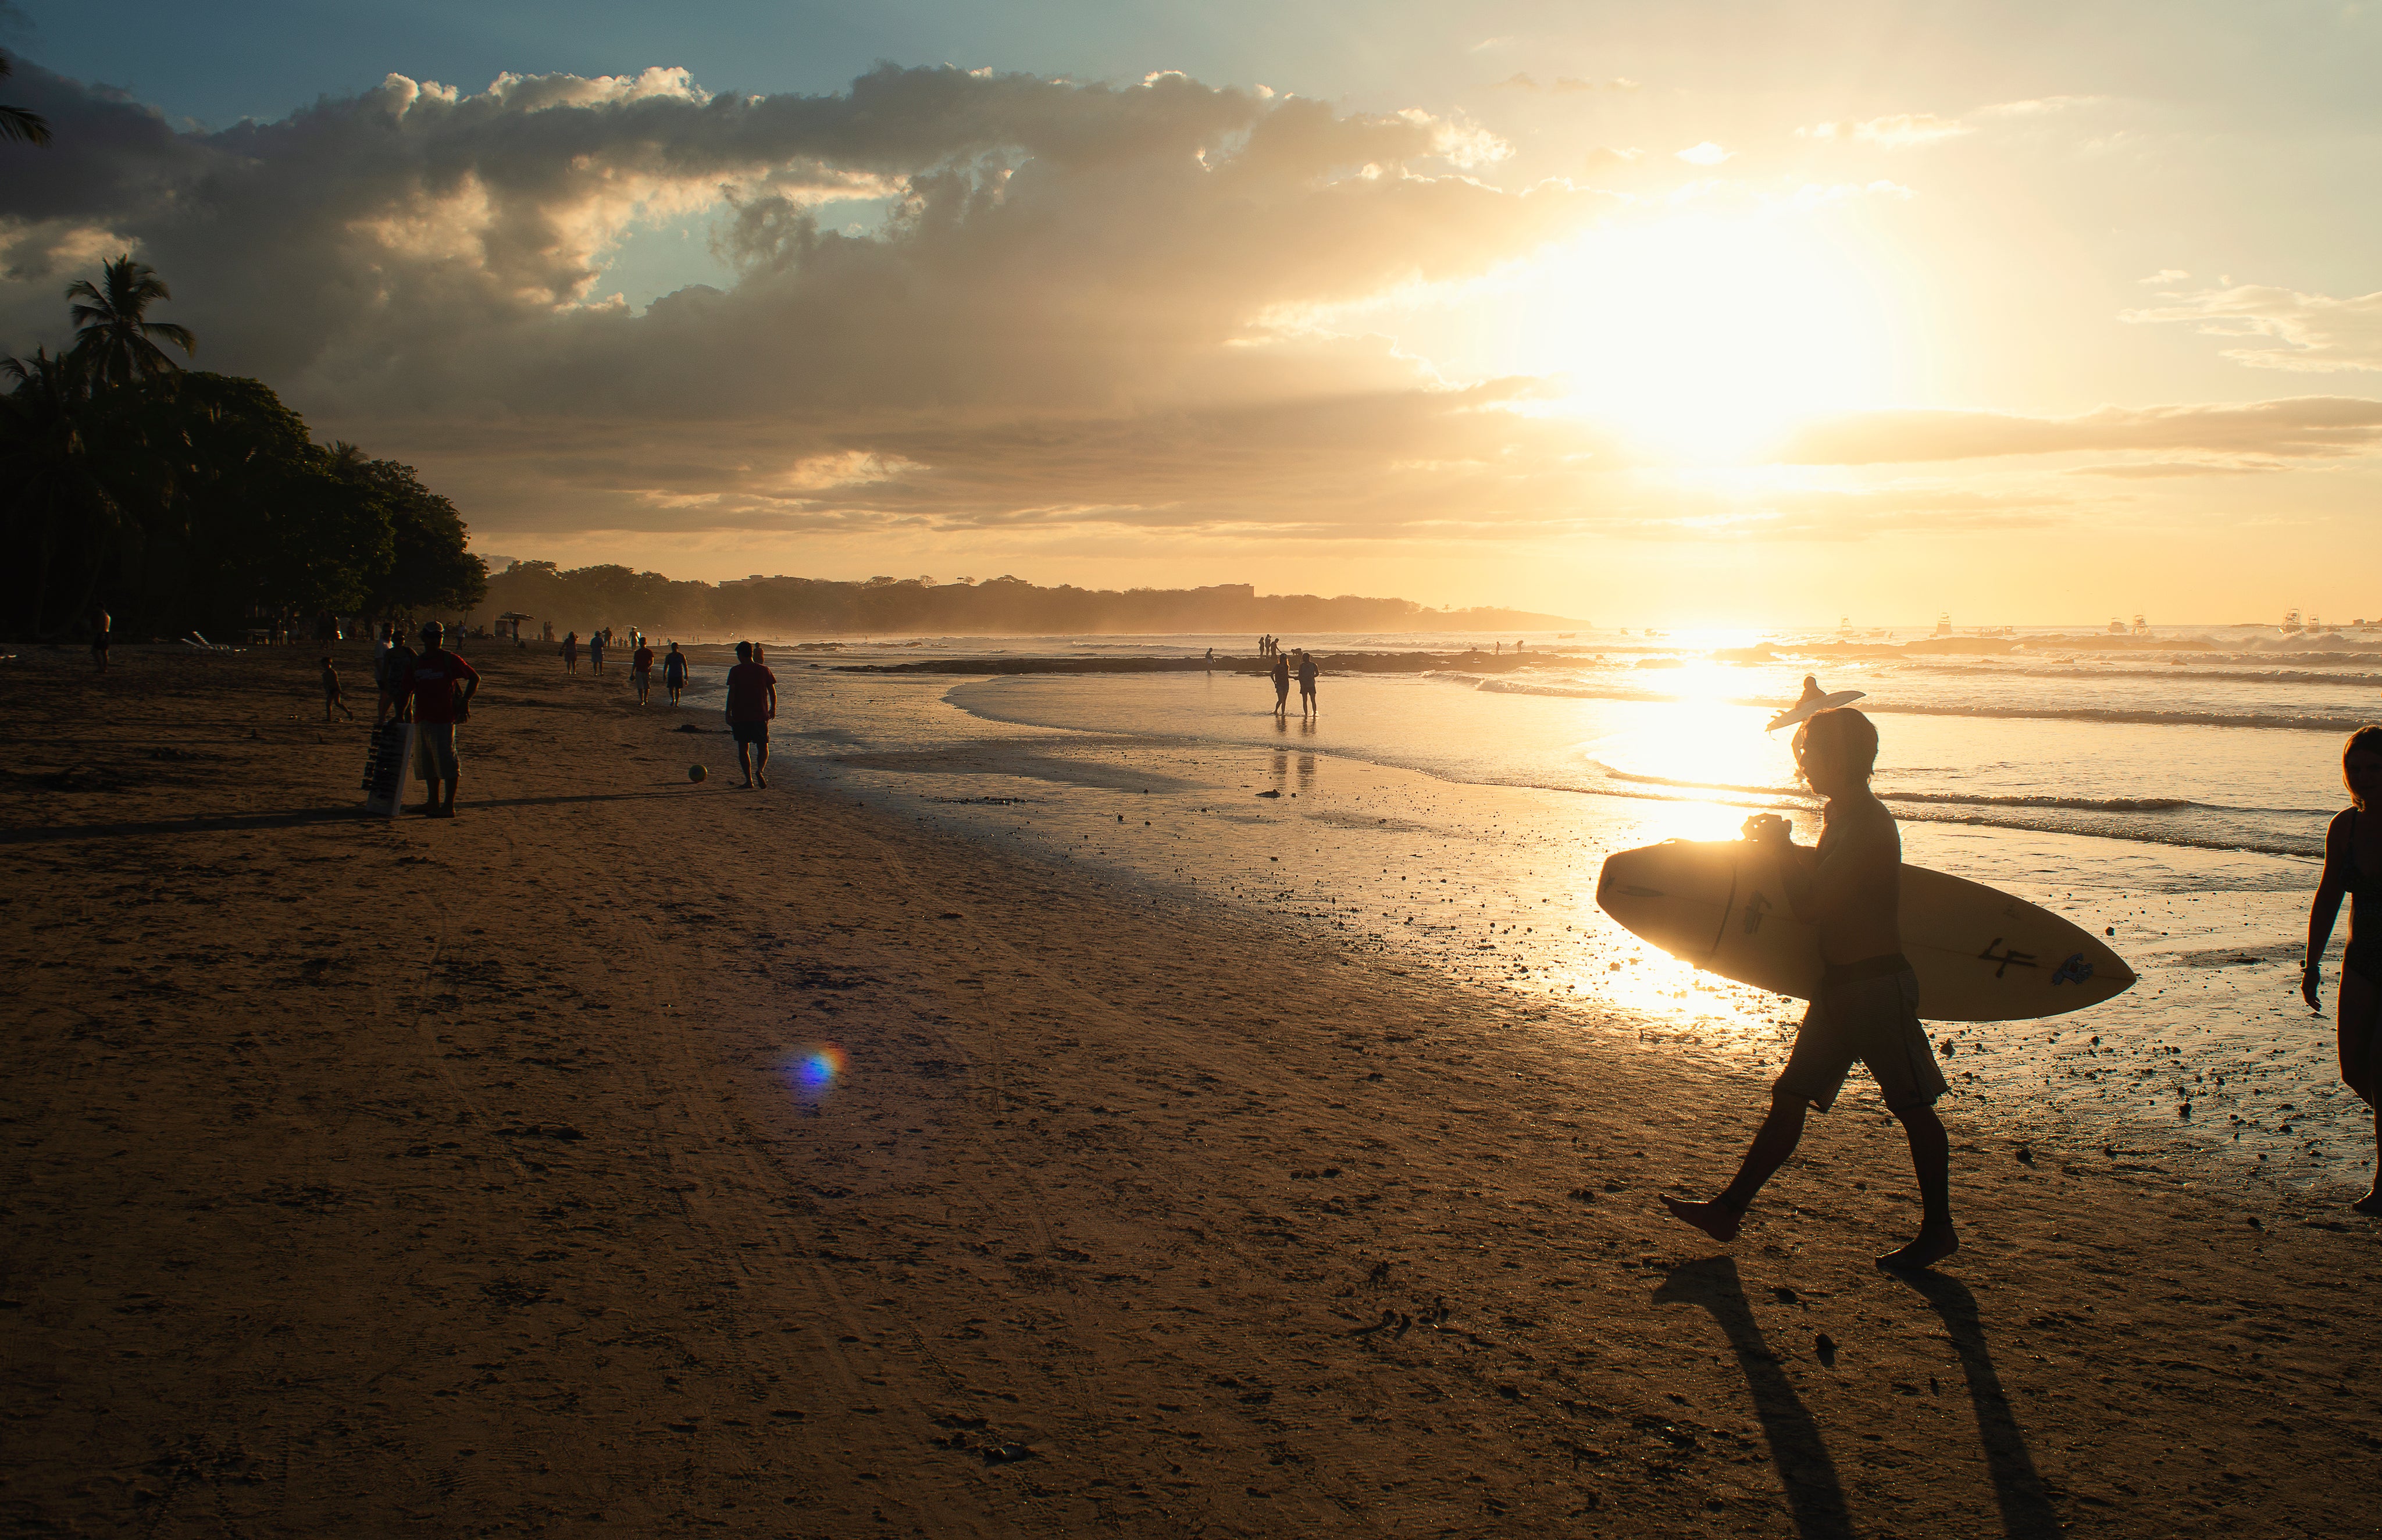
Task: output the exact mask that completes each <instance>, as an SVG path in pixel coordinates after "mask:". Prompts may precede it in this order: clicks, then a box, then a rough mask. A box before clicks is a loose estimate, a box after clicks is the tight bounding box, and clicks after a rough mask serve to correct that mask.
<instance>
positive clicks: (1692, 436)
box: [1507, 209, 1894, 464]
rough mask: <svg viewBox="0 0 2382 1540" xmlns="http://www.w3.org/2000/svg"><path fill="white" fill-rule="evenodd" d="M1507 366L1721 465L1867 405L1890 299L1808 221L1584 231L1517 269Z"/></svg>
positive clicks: (1680, 215)
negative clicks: (1804, 424)
mask: <svg viewBox="0 0 2382 1540" xmlns="http://www.w3.org/2000/svg"><path fill="white" fill-rule="evenodd" d="M1515 277H1516V290H1515V291H1514V292H1513V293H1512V295H1511V298H1512V299H1513V300H1514V301H1515V302H1517V303H1518V304H1519V306H1520V307H1521V321H1520V324H1518V325H1516V326H1514V328H1513V329H1512V330H1511V332H1510V333H1509V334H1508V337H1507V344H1508V348H1509V349H1510V351H1511V352H1512V354H1513V357H1512V365H1513V367H1514V368H1515V369H1516V371H1517V372H1523V373H1529V374H1537V375H1545V376H1554V377H1556V378H1558V379H1560V380H1561V381H1562V382H1563V386H1564V390H1565V403H1564V405H1565V410H1568V411H1572V412H1577V413H1580V414H1582V415H1586V416H1592V417H1596V418H1599V419H1602V420H1603V421H1606V422H1609V423H1612V424H1614V425H1616V426H1619V427H1621V428H1622V429H1623V430H1625V431H1626V432H1627V433H1628V434H1629V435H1630V437H1633V438H1634V439H1636V440H1638V441H1639V443H1640V445H1641V446H1642V447H1643V448H1645V449H1646V450H1650V451H1651V452H1653V453H1655V454H1657V455H1659V456H1662V457H1664V458H1666V459H1676V460H1680V461H1684V462H1688V463H1695V464H1722V463H1731V462H1737V461H1739V460H1741V459H1743V458H1745V457H1747V456H1749V455H1751V454H1754V453H1756V452H1757V451H1759V450H1761V449H1762V448H1763V447H1764V446H1765V445H1766V444H1768V443H1769V442H1771V441H1772V440H1774V439H1775V438H1776V437H1779V436H1780V434H1781V433H1782V432H1783V431H1784V430H1785V429H1786V428H1787V426H1788V425H1790V424H1792V423H1793V422H1795V421H1796V420H1798V419H1799V418H1802V417H1806V416H1809V415H1811V414H1814V413H1820V412H1824V411H1828V410H1832V409H1838V408H1844V407H1850V406H1856V405H1866V404H1874V403H1877V402H1879V401H1880V400H1882V399H1883V398H1885V395H1886V394H1887V392H1888V390H1889V388H1890V386H1891V383H1892V381H1891V376H1892V374H1893V363H1894V359H1893V351H1894V350H1893V347H1892V345H1891V330H1892V328H1891V327H1890V326H1889V325H1888V323H1887V321H1886V318H1885V311H1886V309H1887V296H1886V295H1885V293H1884V292H1883V291H1882V289H1881V286H1880V284H1879V282H1878V281H1877V279H1876V277H1874V274H1873V271H1872V265H1871V264H1869V263H1866V262H1864V261H1861V260H1859V259H1858V256H1857V253H1855V252H1854V251H1853V250H1852V249H1850V248H1849V247H1848V244H1847V242H1846V241H1845V240H1844V239H1843V238H1841V237H1836V238H1832V237H1831V235H1830V233H1829V232H1828V231H1827V230H1826V229H1824V228H1823V227H1822V226H1821V225H1819V224H1817V223H1815V222H1814V218H1813V216H1811V215H1810V214H1808V213H1806V212H1801V211H1796V210H1791V209H1787V210H1765V211H1761V212H1755V213H1748V214H1739V215H1706V214H1701V213H1696V212H1692V211H1686V212H1675V213H1671V214H1668V215H1665V216H1662V217H1660V218H1657V219H1652V220H1649V221H1646V222H1642V223H1639V224H1634V225H1623V226H1608V227H1605V228H1600V229H1597V230H1593V231H1590V232H1587V233H1585V234H1583V235H1581V236H1579V237H1577V238H1575V239H1574V240H1569V241H1566V242H1565V243H1564V244H1563V245H1561V246H1560V247H1556V248H1553V249H1551V250H1549V251H1547V252H1545V253H1541V254H1540V256H1539V257H1537V258H1536V259H1535V260H1534V261H1533V262H1532V263H1530V264H1529V265H1527V267H1526V268H1525V270H1524V271H1522V272H1520V273H1518V274H1516V276H1515Z"/></svg>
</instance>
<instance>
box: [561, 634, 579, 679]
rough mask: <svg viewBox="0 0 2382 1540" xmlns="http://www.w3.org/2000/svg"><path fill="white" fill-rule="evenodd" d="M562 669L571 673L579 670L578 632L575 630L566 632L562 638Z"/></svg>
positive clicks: (574, 673) (573, 673)
mask: <svg viewBox="0 0 2382 1540" xmlns="http://www.w3.org/2000/svg"><path fill="white" fill-rule="evenodd" d="M562 671H563V672H564V673H567V674H571V675H576V674H577V673H578V672H579V633H577V632H576V631H573V632H570V633H568V634H565V635H564V636H563V638H562Z"/></svg>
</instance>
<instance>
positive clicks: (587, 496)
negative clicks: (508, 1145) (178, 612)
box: [0, 0, 2382, 625]
mask: <svg viewBox="0 0 2382 1540" xmlns="http://www.w3.org/2000/svg"><path fill="white" fill-rule="evenodd" d="M91 23H92V17H91V15H90V13H89V12H88V9H87V7H83V6H74V5H69V4H65V3H61V0H26V3H22V4H19V5H18V6H15V7H6V6H0V45H5V46H6V48H7V49H8V50H9V51H10V52H11V53H12V54H13V55H16V56H17V57H18V61H19V62H18V69H17V73H16V76H15V78H14V79H13V80H9V81H7V82H6V84H5V85H0V99H5V100H7V101H10V102H14V103H17V104H18V105H25V106H30V107H32V108H34V109H36V110H38V111H40V112H42V113H43V114H45V115H46V116H47V117H49V118H50V120H51V121H52V123H53V125H54V127H55V131H56V140H55V143H54V144H53V145H52V146H51V147H49V148H47V149H34V148H31V147H28V146H23V145H0V351H7V352H30V351H31V350H32V349H33V348H34V347H36V346H41V345H47V346H51V347H55V346H57V345H58V344H59V343H60V342H61V341H62V340H64V339H65V338H66V337H67V321H66V314H65V303H64V301H63V299H62V290H64V288H65V286H66V284H67V283H68V281H70V280H71V279H73V278H75V277H84V276H88V275H90V274H91V273H92V272H93V271H94V270H95V268H96V267H97V265H98V264H99V263H100V262H101V261H102V260H104V259H105V258H107V257H109V256H113V255H115V254H116V253H118V252H120V251H129V252H131V253H134V254H135V255H137V256H139V257H140V258H141V260H143V261H145V262H148V263H150V264H152V265H154V266H155V267H156V268H157V269H158V271H159V272H160V273H161V275H162V276H164V277H165V278H166V281H167V282H169V283H170V284H171V285H172V286H173V289H174V294H175V299H174V301H173V302H171V304H170V305H167V306H166V307H163V308H162V309H161V311H160V312H159V314H161V315H163V316H164V317H165V318H168V319H174V320H178V321H181V322H184V323H185V324H187V325H189V326H191V327H192V328H193V329H194V330H196V332H197V333H198V335H199V339H200V351H199V357H198V363H199V364H200V365H201V366H203V367H207V368H212V369H219V370H224V371H227V372H232V373H239V374H252V375H255V376H259V377H261V378H263V379H264V380H265V381H267V382H268V383H270V384H271V385H273V386H274V387H275V388H276V389H277V390H279V391H280V392H281V393H282V395H283V397H284V398H285V399H286V400H289V402H290V403H291V404H292V405H294V406H296V407H297V408H298V409H299V410H301V411H302V412H303V413H306V415H307V418H308V420H309V422H310V423H311V424H312V425H313V427H314V429H315V431H316V433H317V435H318V436H319V437H326V438H327V437H345V438H350V439H354V440H357V441H359V442H361V443H362V444H363V445H365V446H366V447H367V448H368V449H370V450H373V451H374V452H375V453H379V454H384V455H389V456H393V457H396V458H399V459H403V460H406V461H408V462H411V463H413V464H416V465H418V466H419V467H420V468H421V470H422V472H423V473H424V477H425V479H427V480H428V481H429V482H430V483H431V484H432V485H433V486H434V487H436V488H438V489H439V490H441V491H444V492H446V493H448V495H449V496H450V497H452V498H453V499H455V501H456V502H457V503H458V504H459V505H460V507H461V508H462V509H463V511H464V513H465V516H466V518H467V519H469V520H470V522H471V524H472V525H473V530H474V547H475V548H477V549H479V550H481V551H482V552H483V553H485V554H493V555H497V556H510V557H539V558H547V559H552V560H557V561H562V562H564V563H565V564H567V565H577V564H582V563H585V562H592V561H622V562H626V563H629V564H631V565H633V566H637V567H640V568H656V569H659V570H661V571H663V572H667V573H670V574H672V575H674V576H682V577H706V578H719V577H724V576H742V575H743V574H745V573H755V572H759V573H780V572H783V573H803V574H805V575H813V576H828V577H866V576H869V575H872V574H878V573H886V574H892V575H897V576H904V577H907V576H915V575H919V574H931V575H933V576H935V577H936V578H938V579H939V580H950V579H953V578H957V577H960V576H974V577H979V578H981V577H989V576H993V575H996V574H998V573H1015V574H1017V575H1019V576H1021V577H1027V578H1032V579H1034V580H1036V581H1039V582H1060V581H1070V582H1076V583H1083V584H1091V585H1102V586H1117V585H1143V584H1147V585H1169V586H1173V585H1187V584H1197V583H1215V582H1254V583H1256V584H1258V585H1259V587H1260V588H1261V589H1264V590H1268V591H1308V592H1321V593H1325V594H1334V593H1347V592H1356V593H1369V594H1384V593H1394V594H1402V595H1405V596H1406V597H1408V598H1416V599H1419V600H1422V601H1424V602H1427V603H1431V604H1456V605H1469V604H1478V603H1509V604H1516V605H1521V606H1525V607H1529V608H1533V609H1541V610H1553V611H1556V612H1560V613H1565V614H1569V615H1575V616H1580V617H1585V618H1587V619H1590V620H1592V621H1595V622H1600V623H1609V624H1622V625H1637V624H1642V623H1647V622H1667V623H1672V624H1679V625H1689V624H1721V625H1731V624H1734V625H1768V624H1785V625H1798V624H1820V623H1825V624H1833V623H1834V622H1836V618H1837V617H1838V616H1839V615H1840V614H1843V615H1849V616H1851V617H1852V618H1853V620H1854V621H1855V622H1856V623H1860V624H1871V625H1884V624H1888V623H1899V624H1904V625H1909V624H1918V623H1926V622H1933V620H1934V617H1935V616H1936V614H1937V613H1938V612H1939V611H1948V612H1950V613H1951V615H1952V617H1953V619H1954V621H1955V622H1956V623H1958V624H1962V625H1970V624H1987V623H1995V622H2016V623H2032V622H2054V621H2067V622H2103V621H2106V619H2108V618H2109V617H2110V616H2112V615H2117V614H2124V615H2127V616H2130V615H2132V614H2133V613H2134V612H2136V611H2143V612H2145V613H2147V614H2148V615H2149V617H2150V618H2151V619H2152V620H2153V621H2154V622H2229V621H2240V620H2250V619H2262V620H2272V619H2278V618H2279V617H2280V615H2281V612H2282V611H2283V610H2284V609H2285V608H2287V607H2295V608H2298V609H2301V610H2313V611H2316V612H2320V613H2321V614H2322V615H2323V616H2324V617H2325V618H2327V620H2343V621H2345V620H2350V619H2352V618H2356V617H2360V616H2363V617H2366V618H2369V619H2374V618H2382V587H2377V586H2376V582H2375V575H2374V574H2376V573H2377V572H2382V199H2377V198H2376V196H2375V194H2374V191H2373V190H2374V189H2375V188H2376V187H2382V108H2377V106H2376V88H2375V84H2374V82H2375V81H2376V80H2377V79H2382V4H2372V3H2362V4H2343V3H2338V0H2336V3H2333V4H2326V5H2315V4H2297V3H2291V0H2278V3H2273V4H2265V5H2260V6H2246V5H2241V4H2240V3H2238V0H2234V3H2230V4H2205V3H2199V0H2163V3H2160V4H2156V5H2152V4H2093V3H2089V0H2088V3H2083V4H2079V3H2076V0H2062V3H2060V4H2056V5H2055V4H2037V3H2032V0H2021V3H2011V0H2003V3H2000V4H1995V5H1990V6H1988V5H1983V4H1959V3H1935V4H1915V3H1912V4H1894V5H1889V4H1882V3H1869V0H1827V3H1825V4H1819V3H1811V4H1800V3H1799V4H1774V5H1750V4H1713V3H1707V0H1681V3H1673V4H1661V5H1657V4H1652V3H1647V0H1640V3H1638V4H1629V5H1596V4H1578V3H1570V4H1560V5H1558V4H1488V5H1472V6H1443V5H1437V4H1432V5H1425V4H1418V3H1403V0H1400V3H1392V4H1382V3H1378V0H1372V3H1365V4H1358V3H1355V0H1342V3H1334V4H1314V3H1306V4H1301V3H1295V0H1294V3H1291V4H1283V3H1282V0H1271V3H1267V4H1257V3H1242V0H1222V3H1212V4H1208V5H1204V6H1173V5H1169V6H1158V5H1149V4H1120V3H1117V0H1104V3H1101V4H1042V5H1031V6H1018V5H983V4H976V5H960V4H952V3H944V4H926V3H919V0H911V3H895V4H884V3H880V4H878V5H874V6H865V7H863V6H823V5H807V4H791V5H790V4H775V5H767V6H764V5H759V4H737V5H712V6H677V7H657V6H627V5H619V4H612V3H605V4H596V5H588V4H573V5H569V6H565V5H561V4H538V5H495V6H490V5H478V6H465V5H460V4H454V3H451V0H441V3H438V4H420V5H408V6H396V7H391V6H361V5H358V6H324V5H321V4H313V5H306V6H301V5H297V4H294V3H289V0H280V3H264V4H246V5H242V6H238V7H227V6H204V7H202V6H190V5H188V4H186V3H185V4H165V3H157V0H131V3H129V4H121V5H118V6H113V7H111V8H110V10H109V12H108V23H107V25H105V26H104V27H100V26H93V25H92V24H91Z"/></svg>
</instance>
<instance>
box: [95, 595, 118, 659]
mask: <svg viewBox="0 0 2382 1540" xmlns="http://www.w3.org/2000/svg"><path fill="white" fill-rule="evenodd" d="M115 645H116V636H115V622H112V621H111V620H109V619H108V614H107V611H106V610H101V611H100V612H99V623H98V625H96V626H94V627H93V628H92V634H91V660H92V662H93V663H95V664H97V665H98V667H99V671H100V672H102V673H105V672H106V671H107V649H108V648H109V647H114V646H115Z"/></svg>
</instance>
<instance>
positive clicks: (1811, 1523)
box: [1654, 1257, 2015, 1540]
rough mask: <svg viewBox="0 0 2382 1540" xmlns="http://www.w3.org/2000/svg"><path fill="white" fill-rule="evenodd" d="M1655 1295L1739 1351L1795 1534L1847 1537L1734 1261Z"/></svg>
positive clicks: (1824, 1451)
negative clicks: (1697, 1314)
mask: <svg viewBox="0 0 2382 1540" xmlns="http://www.w3.org/2000/svg"><path fill="white" fill-rule="evenodd" d="M1654 1298H1655V1299H1657V1300H1663V1301H1665V1302H1667V1303H1672V1304H1690V1305H1701V1306H1702V1307H1703V1308H1704V1309H1706V1310H1708V1311H1710V1312H1712V1314H1713V1320H1714V1321H1717V1322H1719V1323H1720V1329H1721V1331H1722V1332H1723V1333H1724V1334H1725V1335H1726V1337H1728V1344H1729V1346H1730V1347H1731V1348H1734V1349H1737V1367H1738V1368H1739V1369H1741V1370H1743V1371H1744V1372H1745V1386H1746V1388H1747V1389H1748V1390H1750V1391H1751V1392H1752V1394H1753V1411H1754V1414H1755V1415H1756V1416H1758V1417H1760V1418H1761V1419H1762V1436H1763V1437H1765V1438H1767V1439H1768V1440H1769V1441H1770V1462H1771V1463H1772V1464H1773V1465H1774V1466H1776V1467H1777V1469H1778V1480H1779V1482H1780V1484H1781V1485H1784V1486H1785V1487H1786V1488H1787V1509H1788V1510H1789V1511H1790V1512H1791V1513H1792V1514H1793V1516H1794V1519H1795V1533H1796V1534H1799V1535H1800V1536H1802V1537H1803V1540H1850V1536H1851V1534H1852V1533H1853V1526H1852V1520H1851V1518H1850V1516H1849V1515H1848V1514H1847V1513H1846V1511H1845V1489H1844V1487H1843V1485H1840V1484H1839V1483H1838V1482H1837V1480H1836V1460H1834V1459H1833V1458H1832V1457H1831V1456H1830V1455H1829V1453H1828V1446H1827V1444H1826V1443H1825V1442H1824V1441H1823V1439H1822V1438H1821V1437H1820V1427H1819V1424H1818V1423H1814V1422H1813V1421H1811V1411H1809V1409H1807V1408H1806V1407H1805V1406H1804V1405H1803V1398H1802V1397H1800V1396H1799V1395H1797V1394H1796V1393H1795V1386H1794V1384H1793V1382H1791V1381H1790V1380H1788V1379H1787V1372H1786V1371H1785V1370H1784V1369H1781V1368H1780V1367H1779V1366H1778V1355H1777V1354H1776V1353H1774V1352H1772V1351H1771V1350H1770V1345H1769V1343H1767V1342H1765V1341H1763V1340H1762V1327H1761V1326H1760V1324H1757V1323H1756V1322H1755V1321H1754V1319H1753V1307H1752V1306H1751V1305H1750V1304H1749V1303H1748V1302H1747V1301H1746V1298H1745V1286H1744V1284H1743V1283H1741V1282H1740V1281H1738V1278H1737V1263H1736V1262H1735V1261H1734V1260H1733V1259H1731V1258H1728V1257H1707V1258H1705V1259H1704V1260H1703V1261H1701V1262H1689V1263H1681V1264H1680V1265H1678V1266H1676V1267H1674V1268H1672V1269H1671V1271H1670V1273H1669V1275H1667V1276H1665V1277H1664V1280H1663V1287H1660V1288H1658V1289H1656V1290H1655V1291H1654ZM1964 1356H1965V1355H1964ZM2013 1533H2015V1532H2013Z"/></svg>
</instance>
